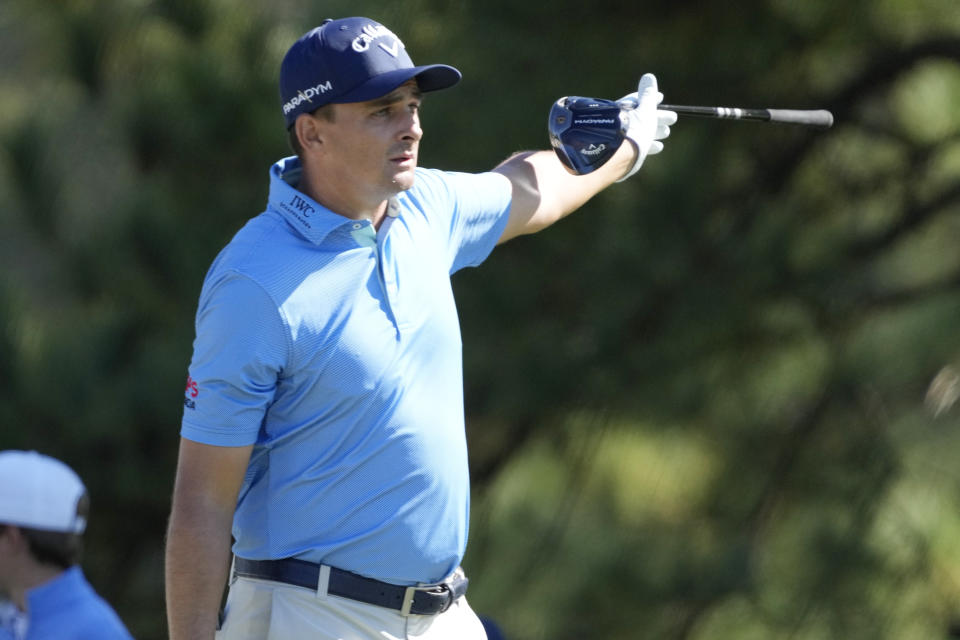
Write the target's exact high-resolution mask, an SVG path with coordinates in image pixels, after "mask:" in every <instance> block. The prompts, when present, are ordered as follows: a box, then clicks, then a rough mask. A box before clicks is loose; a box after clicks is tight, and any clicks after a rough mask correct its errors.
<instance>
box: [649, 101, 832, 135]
mask: <svg viewBox="0 0 960 640" xmlns="http://www.w3.org/2000/svg"><path fill="white" fill-rule="evenodd" d="M658 108H659V109H663V110H666V111H675V112H676V113H677V115H684V116H699V117H702V118H724V119H731V120H759V121H762V122H786V123H790V124H799V125H803V126H806V127H817V128H820V129H828V128H830V127H831V126H832V125H833V114H832V113H830V112H829V111H826V110H824V109H817V110H810V111H806V110H797V109H741V108H738V107H693V106H688V105H674V104H661V105H660V106H659V107H658Z"/></svg>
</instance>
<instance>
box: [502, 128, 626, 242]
mask: <svg viewBox="0 0 960 640" xmlns="http://www.w3.org/2000/svg"><path fill="white" fill-rule="evenodd" d="M636 156H637V149H636V147H634V146H633V145H632V144H623V145H621V146H620V148H619V149H618V150H617V153H616V154H614V156H613V158H611V159H610V161H609V162H607V163H606V164H605V165H603V166H602V167H600V168H599V169H597V170H596V171H594V172H592V173H588V174H586V175H583V176H575V175H571V174H570V173H568V172H567V170H566V169H565V168H564V166H563V165H562V164H561V163H560V160H559V159H558V158H557V155H556V154H555V153H554V152H553V151H525V152H522V153H517V154H514V155H513V156H511V157H510V158H508V159H507V160H505V161H504V162H503V163H501V164H500V165H499V166H497V168H495V169H494V171H495V172H497V173H501V174H503V175H504V176H506V177H507V178H508V179H509V180H510V183H511V185H512V187H513V202H512V203H511V205H510V219H509V220H508V221H507V226H506V228H505V229H504V231H503V234H502V235H501V236H500V242H501V243H502V242H506V241H507V240H510V239H511V238H515V237H517V236H519V235H524V234H528V233H536V232H537V231H540V230H541V229H545V228H546V227H549V226H550V225H551V224H553V223H554V222H556V221H557V220H560V219H561V218H563V217H564V216H566V215H568V214H570V213H572V212H574V211H576V210H577V209H579V208H580V207H581V206H582V205H583V204H584V203H585V202H587V200H589V199H590V198H592V197H593V196H595V195H596V194H598V193H600V192H601V191H603V190H604V189H606V188H607V187H608V186H610V185H611V184H613V183H614V182H616V181H617V180H618V179H620V178H621V177H623V175H624V174H625V173H626V172H627V171H628V170H629V169H630V167H631V166H632V165H633V161H634V159H635V158H636Z"/></svg>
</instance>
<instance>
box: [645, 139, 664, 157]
mask: <svg viewBox="0 0 960 640" xmlns="http://www.w3.org/2000/svg"><path fill="white" fill-rule="evenodd" d="M661 151H663V143H662V142H658V141H657V140H654V141H653V142H651V143H650V149H649V150H647V155H648V156H652V155H654V154H657V153H660V152H661Z"/></svg>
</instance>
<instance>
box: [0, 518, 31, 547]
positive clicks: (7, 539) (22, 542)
mask: <svg viewBox="0 0 960 640" xmlns="http://www.w3.org/2000/svg"><path fill="white" fill-rule="evenodd" d="M0 545H5V546H6V547H7V549H18V548H25V547H26V546H27V539H26V538H24V537H23V532H22V531H20V527H15V526H13V525H12V524H8V525H3V526H2V527H0Z"/></svg>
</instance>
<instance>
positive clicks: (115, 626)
mask: <svg viewBox="0 0 960 640" xmlns="http://www.w3.org/2000/svg"><path fill="white" fill-rule="evenodd" d="M26 600H27V634H26V636H25V638H24V640H50V639H52V638H56V639H57V640H93V639H96V640H132V638H133V637H132V636H131V635H130V632H128V631H127V628H126V627H125V626H124V625H123V622H121V620H120V618H119V617H118V616H117V614H116V612H115V611H114V610H113V608H111V607H110V605H109V604H107V602H106V601H105V600H104V599H103V598H101V597H100V596H99V595H97V593H96V592H95V591H94V590H93V587H92V586H90V583H89V582H87V579H86V578H85V577H84V575H83V571H82V570H81V569H80V567H76V566H74V567H70V568H69V569H67V570H66V571H64V572H63V573H61V574H60V575H58V576H57V577H56V578H54V579H53V580H50V581H49V582H46V583H44V584H42V585H40V586H39V587H35V588H33V589H30V590H29V591H27V594H26Z"/></svg>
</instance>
